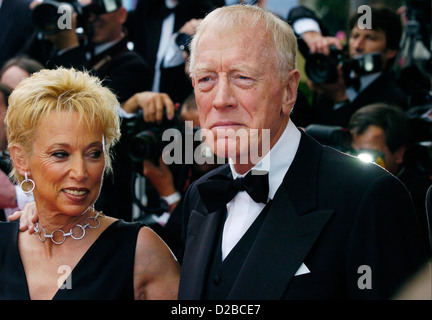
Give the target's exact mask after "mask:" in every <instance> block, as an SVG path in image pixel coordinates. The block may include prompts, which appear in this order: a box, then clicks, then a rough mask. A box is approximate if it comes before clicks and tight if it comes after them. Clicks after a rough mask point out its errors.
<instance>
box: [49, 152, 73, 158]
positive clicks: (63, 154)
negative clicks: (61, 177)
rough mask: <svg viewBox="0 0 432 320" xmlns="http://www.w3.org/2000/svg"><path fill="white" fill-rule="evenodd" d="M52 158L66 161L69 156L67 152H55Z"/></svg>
mask: <svg viewBox="0 0 432 320" xmlns="http://www.w3.org/2000/svg"><path fill="white" fill-rule="evenodd" d="M52 156H53V157H55V158H58V159H65V158H67V157H68V156H69V154H68V153H67V152H66V151H55V152H53V153H52Z"/></svg>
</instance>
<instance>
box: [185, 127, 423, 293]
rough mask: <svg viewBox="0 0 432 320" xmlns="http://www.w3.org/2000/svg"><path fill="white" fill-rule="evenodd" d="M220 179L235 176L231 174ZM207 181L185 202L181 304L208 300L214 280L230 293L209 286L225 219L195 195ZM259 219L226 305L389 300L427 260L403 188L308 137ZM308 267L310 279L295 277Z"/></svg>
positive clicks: (385, 174) (224, 170) (373, 167)
mask: <svg viewBox="0 0 432 320" xmlns="http://www.w3.org/2000/svg"><path fill="white" fill-rule="evenodd" d="M214 173H224V174H227V175H231V173H230V169H229V167H228V166H227V165H225V166H222V167H220V168H218V169H216V170H214V171H213V172H211V173H210V174H214ZM208 176H209V174H207V175H205V176H203V177H202V178H201V179H199V180H198V181H196V182H195V183H193V184H192V185H191V187H190V188H189V190H188V192H187V194H186V197H185V204H184V231H185V235H186V239H185V240H186V244H185V252H184V257H183V264H182V273H181V280H180V289H179V299H203V297H204V293H205V292H206V288H205V284H207V283H208V281H213V280H215V282H214V284H213V285H215V286H224V285H225V284H224V278H223V277H222V278H221V277H215V278H214V279H208V272H209V269H210V268H211V267H212V266H213V267H214V262H213V261H212V258H213V257H214V256H215V254H214V252H215V248H216V250H217V249H218V248H217V247H215V244H216V243H217V242H218V239H219V237H220V232H221V226H222V225H223V224H222V223H221V221H223V218H224V216H225V212H226V211H225V210H219V211H215V212H207V210H206V208H205V206H204V204H203V203H202V201H201V199H200V195H199V192H198V189H197V186H198V185H199V184H200V183H201V182H203V181H205V180H207V178H208ZM262 220H263V221H262V223H261V225H260V226H259V228H258V231H257V232H256V233H255V235H254V238H253V239H252V242H250V251H249V253H248V254H246V255H244V256H245V259H244V263H243V265H240V266H237V267H238V268H237V270H239V272H238V274H237V275H236V276H235V277H234V281H233V283H232V286H231V287H230V288H228V290H226V292H228V294H227V295H226V297H224V298H226V299H239V300H241V299H276V300H278V299H382V298H388V297H390V296H391V295H392V294H393V292H394V291H395V290H396V289H397V288H398V286H399V285H400V284H401V282H402V281H403V280H405V279H406V277H407V276H408V275H409V274H411V273H412V272H413V271H415V270H416V269H417V267H419V266H420V265H421V263H422V262H423V261H424V260H425V258H426V255H427V251H426V247H425V246H424V243H423V242H422V241H421V238H419V226H418V222H417V220H416V215H415V212H414V210H413V206H412V201H411V199H410V197H409V194H408V193H407V190H406V189H405V187H404V186H403V185H402V184H401V183H400V181H399V180H397V179H396V178H395V177H394V176H392V175H390V174H389V173H388V172H386V171H385V170H383V169H382V168H380V167H379V166H377V165H373V164H364V163H362V162H360V161H359V160H358V159H356V158H354V157H351V156H347V155H344V154H342V153H340V152H338V151H336V150H334V149H332V148H329V147H325V146H322V145H320V144H319V143H317V142H316V141H315V140H313V139H312V138H310V137H309V136H308V135H307V134H305V133H302V137H301V141H300V145H299V149H298V151H297V154H296V156H295V158H294V160H293V163H292V164H291V167H290V169H289V170H288V172H287V174H286V175H285V177H284V180H283V182H282V184H281V186H280V187H279V189H278V191H277V193H276V195H275V197H274V199H273V200H272V204H271V207H270V209H269V210H268V212H267V214H266V216H265V217H264V218H263V219H262ZM246 234H247V233H246ZM240 241H242V240H240ZM234 250H235V248H234V249H233V251H232V252H234ZM232 252H231V253H232ZM231 253H230V255H231ZM230 255H228V257H227V258H226V259H225V260H224V262H223V263H222V265H223V264H224V263H225V261H227V260H228V258H229V257H230ZM232 260H233V259H231V261H232ZM302 263H304V264H305V265H306V267H307V268H309V270H310V273H307V274H303V275H299V276H294V274H295V273H296V271H297V270H298V269H299V267H300V266H301V264H302ZM361 266H369V267H370V270H371V272H372V274H371V276H372V278H371V285H372V288H371V289H363V290H361V289H359V286H358V281H360V282H361V281H362V280H359V279H360V277H361V276H362V274H363V273H364V271H362V269H360V271H359V267H360V268H361ZM215 273H216V275H217V270H216V272H215ZM216 280H217V281H216Z"/></svg>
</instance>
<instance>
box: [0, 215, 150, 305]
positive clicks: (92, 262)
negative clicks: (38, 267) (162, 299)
mask: <svg viewBox="0 0 432 320" xmlns="http://www.w3.org/2000/svg"><path fill="white" fill-rule="evenodd" d="M142 226H143V225H142V224H140V223H130V222H124V221H123V220H117V221H116V222H114V223H112V224H111V225H110V226H109V227H108V228H107V229H106V230H105V231H104V232H103V233H102V234H101V235H100V236H99V238H98V239H96V241H95V242H94V243H93V244H92V246H91V247H90V248H89V249H88V250H87V252H86V253H85V254H84V256H83V257H82V258H81V260H80V261H79V262H78V264H77V265H76V266H75V268H74V269H73V270H72V273H71V275H70V277H71V279H70V280H71V281H66V282H65V284H70V285H65V288H64V289H59V290H58V291H57V293H56V294H55V295H54V297H53V300H66V299H68V300H133V299H134V285H133V270H134V260H135V249H136V241H137V236H138V232H139V230H140V228H141V227H142ZM18 228H19V224H18V223H15V222H0V300H29V299H30V295H29V290H28V287H27V279H26V275H25V272H24V266H23V264H22V261H21V257H20V254H19V251H18V232H19V229H18ZM61 276H62V273H61V272H59V278H60V277H61ZM68 280H69V279H68Z"/></svg>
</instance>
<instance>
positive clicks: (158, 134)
mask: <svg viewBox="0 0 432 320" xmlns="http://www.w3.org/2000/svg"><path fill="white" fill-rule="evenodd" d="M183 127H184V125H181V124H180V121H179V120H178V117H177V113H176V115H175V116H174V118H173V119H172V120H168V118H167V116H166V112H164V115H163V120H162V123H160V124H158V123H147V122H145V120H144V117H143V114H142V111H140V112H138V113H137V114H136V115H135V116H134V117H132V118H123V119H122V123H121V131H122V139H123V141H124V143H125V144H126V150H127V152H128V155H129V158H130V159H131V160H132V162H133V163H134V164H135V171H137V172H138V173H140V174H141V175H142V162H143V161H144V160H150V161H152V162H153V163H154V164H155V165H159V158H160V156H161V155H162V151H163V149H164V147H165V146H166V145H168V144H169V143H170V141H164V140H163V139H162V136H163V133H164V131H165V130H168V129H176V130H178V132H183Z"/></svg>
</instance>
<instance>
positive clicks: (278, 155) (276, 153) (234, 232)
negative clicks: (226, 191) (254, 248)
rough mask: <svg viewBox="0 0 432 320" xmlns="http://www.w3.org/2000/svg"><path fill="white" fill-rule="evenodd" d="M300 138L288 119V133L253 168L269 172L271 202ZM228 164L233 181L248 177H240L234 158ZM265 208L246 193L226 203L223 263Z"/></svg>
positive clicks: (297, 130)
mask: <svg viewBox="0 0 432 320" xmlns="http://www.w3.org/2000/svg"><path fill="white" fill-rule="evenodd" d="M300 136H301V133H300V131H299V129H297V127H296V126H295V125H294V123H293V122H292V121H291V120H289V122H288V125H287V126H286V128H285V131H284V132H283V133H282V135H281V136H280V138H279V140H278V141H277V142H276V144H275V145H274V146H273V148H271V149H270V152H269V153H267V154H266V155H265V156H264V158H263V159H262V160H261V161H260V162H259V163H257V164H256V165H255V166H254V167H253V168H252V169H254V170H266V171H268V172H269V195H268V198H269V199H273V197H274V196H275V194H276V191H277V190H278V188H279V186H280V185H281V183H282V180H283V178H284V176H285V174H286V172H287V171H288V169H289V167H290V165H291V163H292V161H293V159H294V156H295V154H296V152H297V149H298V146H299V143H300ZM229 165H230V168H231V172H232V175H233V178H234V179H235V178H237V177H239V176H240V177H243V176H245V175H246V174H247V173H245V174H244V175H239V174H238V173H237V172H236V171H235V169H234V165H233V163H232V160H231V159H229ZM252 169H251V170H252ZM248 172H249V171H248ZM264 207H265V204H263V203H256V202H255V201H253V200H252V198H251V197H250V196H249V194H248V193H247V192H246V191H241V192H239V193H237V195H236V196H235V197H234V199H232V200H231V201H230V202H228V203H227V219H226V221H225V224H224V228H223V234H222V260H223V259H225V258H226V256H227V255H228V254H229V253H230V251H231V250H232V248H234V246H235V245H236V244H237V242H238V241H239V240H240V239H241V238H242V237H243V235H244V234H245V233H246V231H247V230H248V229H249V227H250V226H251V225H252V223H253V222H254V221H255V219H256V218H257V217H258V215H259V214H260V212H261V211H262V210H263V209H264Z"/></svg>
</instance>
